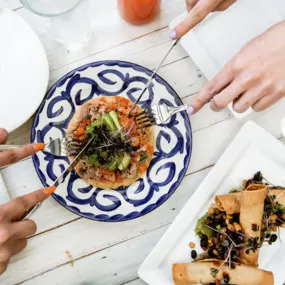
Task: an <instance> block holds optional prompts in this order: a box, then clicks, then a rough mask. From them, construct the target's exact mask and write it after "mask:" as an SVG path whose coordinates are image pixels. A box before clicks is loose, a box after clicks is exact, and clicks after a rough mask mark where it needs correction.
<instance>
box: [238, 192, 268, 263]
mask: <svg viewBox="0 0 285 285" xmlns="http://www.w3.org/2000/svg"><path fill="white" fill-rule="evenodd" d="M266 193H267V188H263V189H260V190H252V191H243V192H241V196H240V218H239V220H240V225H241V227H242V229H243V233H244V234H245V235H246V236H247V238H248V239H249V238H258V241H259V239H260V232H261V224H262V215H263V209H264V200H265V197H266ZM258 255H259V249H254V251H253V250H250V251H248V247H245V248H243V249H242V251H241V254H240V262H241V263H242V264H248V265H252V266H256V267H257V266H258Z"/></svg>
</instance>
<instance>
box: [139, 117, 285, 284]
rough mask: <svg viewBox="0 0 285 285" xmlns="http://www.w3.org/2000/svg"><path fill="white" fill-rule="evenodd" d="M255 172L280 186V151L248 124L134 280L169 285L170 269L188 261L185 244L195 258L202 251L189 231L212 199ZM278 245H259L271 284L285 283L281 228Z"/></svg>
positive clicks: (283, 178) (283, 173) (284, 163)
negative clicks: (270, 273)
mask: <svg viewBox="0 0 285 285" xmlns="http://www.w3.org/2000/svg"><path fill="white" fill-rule="evenodd" d="M259 170H260V171H261V172H262V173H263V175H264V177H266V178H267V179H268V180H269V181H271V182H272V183H274V184H275V185H280V186H285V147H284V145H283V144H282V143H280V142H278V141H277V140H276V139H275V138H274V137H272V136H271V135H270V134H268V133H267V132H266V131H265V130H263V129H262V128H260V127H259V126H257V125H256V124H255V123H253V122H247V123H246V124H245V125H244V126H243V127H242V129H241V130H240V132H239V133H238V135H237V136H236V137H235V139H234V140H233V141H232V143H231V144H230V146H229V147H228V148H227V150H226V151H225V152H224V154H223V155H222V156H221V158H220V159H219V161H218V162H217V163H216V165H215V166H214V168H213V169H212V170H211V172H210V173H209V174H208V175H207V177H206V178H205V179H204V181H203V182H202V184H201V185H200V186H199V188H198V189H197V190H196V192H195V194H194V195H193V196H192V197H191V199H190V200H189V201H188V202H187V204H186V205H185V206H184V208H183V209H182V211H181V212H180V213H179V215H178V216H177V217H176V219H175V220H174V222H173V223H172V225H171V226H170V227H169V229H168V231H167V232H166V233H165V235H164V236H163V237H162V239H161V240H160V241H159V242H158V244H157V245H156V247H155V248H154V250H153V251H152V252H151V253H150V255H149V256H148V257H147V258H146V260H145V261H144V263H143V264H142V266H141V267H140V269H139V271H138V274H139V277H140V278H141V279H142V280H144V281H145V282H146V283H147V284H149V285H158V284H159V285H160V284H161V285H173V284H174V283H173V281H172V276H171V274H172V264H173V263H183V262H191V261H192V259H191V256H190V253H191V249H190V248H189V245H188V244H189V242H194V243H195V244H196V248H195V250H197V252H198V253H200V252H202V250H201V248H200V244H199V239H198V238H197V237H196V236H195V232H194V229H195V226H196V223H197V220H198V219H199V218H200V217H201V216H203V215H204V214H205V213H206V212H207V210H208V208H209V206H210V204H211V203H213V202H214V196H216V195H217V194H226V193H228V192H229V191H230V189H232V188H233V187H236V186H240V185H241V182H242V180H243V179H246V178H251V177H252V176H253V175H254V174H255V173H256V172H257V171H259ZM281 240H284V245H283V244H282V243H281V242H279V241H278V242H276V243H275V244H274V245H272V246H264V247H263V248H262V249H261V252H260V257H259V265H260V268H262V269H265V270H270V271H273V273H274V277H275V283H274V284H276V285H283V283H284V282H285V275H284V272H283V271H284V268H285V230H284V229H282V230H281Z"/></svg>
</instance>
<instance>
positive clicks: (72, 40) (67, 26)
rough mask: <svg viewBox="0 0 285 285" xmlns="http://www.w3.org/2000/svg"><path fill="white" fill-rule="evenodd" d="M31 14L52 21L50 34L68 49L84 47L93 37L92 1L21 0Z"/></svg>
mask: <svg viewBox="0 0 285 285" xmlns="http://www.w3.org/2000/svg"><path fill="white" fill-rule="evenodd" d="M20 1H21V2H22V4H23V6H24V7H25V8H27V9H28V10H30V11H31V12H33V13H35V14H37V15H40V16H43V17H47V18H49V19H50V33H51V35H52V36H53V37H54V39H56V40H57V41H58V42H60V43H61V44H63V45H64V46H65V47H66V48H67V49H69V50H70V49H75V48H78V47H81V46H82V45H84V44H85V43H86V42H87V41H88V40H89V38H90V36H91V24H90V18H89V8H90V0H20Z"/></svg>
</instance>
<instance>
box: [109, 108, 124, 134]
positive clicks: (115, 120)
mask: <svg viewBox="0 0 285 285" xmlns="http://www.w3.org/2000/svg"><path fill="white" fill-rule="evenodd" d="M109 115H110V116H111V118H112V119H113V122H114V123H115V125H116V127H117V129H118V130H119V129H121V128H122V125H121V123H120V121H119V118H118V114H117V112H116V111H111V112H110V113H109Z"/></svg>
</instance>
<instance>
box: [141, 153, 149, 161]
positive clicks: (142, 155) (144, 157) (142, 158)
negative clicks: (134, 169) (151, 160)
mask: <svg viewBox="0 0 285 285" xmlns="http://www.w3.org/2000/svg"><path fill="white" fill-rule="evenodd" d="M147 158H148V154H147V153H142V154H141V155H140V163H145V162H146V160H147Z"/></svg>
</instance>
